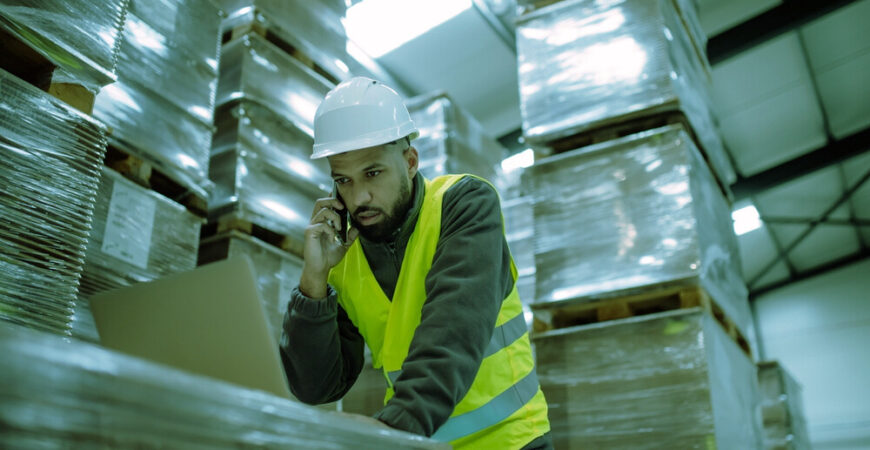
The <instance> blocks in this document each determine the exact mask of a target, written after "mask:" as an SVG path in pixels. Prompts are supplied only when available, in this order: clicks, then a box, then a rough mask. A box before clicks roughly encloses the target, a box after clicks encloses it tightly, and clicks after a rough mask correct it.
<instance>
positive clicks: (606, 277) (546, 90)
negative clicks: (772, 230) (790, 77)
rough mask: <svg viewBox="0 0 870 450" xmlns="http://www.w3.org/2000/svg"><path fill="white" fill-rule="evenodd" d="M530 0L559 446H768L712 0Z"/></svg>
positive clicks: (530, 118)
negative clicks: (723, 120) (710, 19)
mask: <svg viewBox="0 0 870 450" xmlns="http://www.w3.org/2000/svg"><path fill="white" fill-rule="evenodd" d="M520 5H521V12H522V14H521V15H520V17H519V18H518V20H517V46H518V58H519V80H520V102H521V110H522V117H523V135H524V138H525V140H526V141H527V142H528V143H530V144H531V145H532V146H533V148H534V149H535V151H536V154H537V155H538V156H539V158H538V160H537V161H536V162H535V165H534V166H533V167H531V168H530V169H529V175H530V176H529V180H530V182H531V194H532V197H533V200H532V202H533V209H534V224H533V227H534V246H535V250H534V253H535V254H534V259H535V266H536V270H535V303H534V304H533V311H534V314H535V326H536V329H537V330H538V331H539V332H541V333H542V334H540V335H539V339H536V340H535V343H536V348H537V354H538V357H539V358H538V373H539V376H540V379H541V384H542V388H543V390H544V393H545V395H546V396H547V397H548V400H549V402H550V407H551V424H552V425H553V430H554V438H555V439H556V441H557V445H558V443H562V444H563V445H565V446H566V447H569V448H570V447H578V446H587V445H588V446H592V447H604V448H610V447H629V448H647V447H651V446H659V445H662V443H667V444H666V445H664V446H667V447H679V448H695V447H698V448H703V447H705V446H710V445H715V446H718V447H719V448H759V447H760V445H761V424H760V398H759V395H758V387H757V379H756V378H755V376H754V366H753V364H752V360H753V359H752V358H753V356H752V352H753V348H752V347H753V344H752V343H753V341H754V334H753V327H752V317H751V312H750V309H749V305H748V300H747V290H746V287H745V285H744V284H743V281H742V278H741V276H740V273H741V271H740V268H739V261H737V260H736V255H737V254H738V252H737V247H736V238H735V236H734V233H733V230H732V228H731V221H730V205H729V202H728V195H729V194H728V190H727V186H728V184H729V183H731V182H732V181H733V179H734V172H733V169H732V167H731V165H730V163H729V161H728V159H727V157H726V156H725V153H724V151H723V147H722V143H721V140H720V138H719V136H718V132H717V130H716V128H715V124H714V119H713V118H712V115H711V113H710V109H709V106H708V104H709V95H708V89H709V86H708V74H709V67H708V64H707V61H706V56H705V53H704V45H703V43H704V37H703V33H701V32H700V28H699V27H698V22H697V17H696V12H695V10H694V2H691V1H688V0H685V1H684V0H617V1H609V2H599V1H594V0H565V1H558V2H552V1H531V0H528V1H521V2H520ZM670 310H673V312H668V311H670ZM675 327H676V328H675ZM687 327H690V328H691V331H686V330H689V328H687ZM550 336H558V338H549V337H550ZM699 338H702V339H703V341H699ZM599 339H600V340H599ZM680 339H686V341H685V342H684V343H681V342H679V340H680ZM590 342H593V343H590ZM683 344H685V345H683ZM587 345H588V347H587ZM573 347H576V348H582V349H584V350H583V353H579V352H578V353H576V355H580V354H583V358H582V359H581V358H579V357H574V356H572V355H575V353H574V349H573ZM601 349H609V350H608V351H610V352H611V353H613V354H612V355H611V354H607V353H605V352H604V351H603V350H601ZM635 352H637V353H635ZM632 355H637V356H632ZM686 358H689V359H691V360H692V361H695V363H692V364H690V365H687V363H686V361H684V360H685V359H686ZM623 359H625V361H622V362H624V363H625V364H626V365H625V366H620V365H619V364H618V362H619V361H621V360H623ZM701 362H704V364H703V365H699V364H700V363H701ZM631 365H635V366H636V367H634V368H632V367H631ZM689 366H691V367H692V368H693V370H698V372H696V373H695V374H694V375H692V378H687V377H688V374H687V373H686V369H687V368H688V367H689ZM604 368H606V369H607V370H606V373H605V372H602V370H603V369H604ZM729 374H730V375H729ZM732 375H733V376H732ZM607 383H616V384H618V385H619V389H611V388H610V387H608V386H607ZM723 383H727V384H726V385H725V386H723ZM616 384H615V385H616ZM602 386H604V387H606V389H601V390H598V388H599V387H602ZM650 389H653V390H654V391H655V392H650V391H649V390H650ZM729 389H730V390H731V391H734V392H738V393H740V394H739V395H735V396H733V397H730V398H729V397H728V396H727V395H726V392H728V390H729ZM675 393H680V394H675ZM682 393H685V395H689V397H684V396H683V394H682ZM579 399H582V400H579ZM673 401H676V402H678V403H679V402H682V403H685V404H688V403H689V402H693V403H692V404H691V407H690V408H674V407H671V406H669V405H673V404H674V403H672V402H673ZM566 408H567V409H566ZM665 411H667V413H665ZM675 411H679V412H677V413H675ZM702 412H703V414H702ZM627 425H630V426H627Z"/></svg>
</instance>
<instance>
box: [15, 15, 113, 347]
mask: <svg viewBox="0 0 870 450" xmlns="http://www.w3.org/2000/svg"><path fill="white" fill-rule="evenodd" d="M126 11H127V1H126V0H118V1H108V2H104V3H103V4H101V5H98V6H95V5H92V4H90V2H87V1H74V0H71V1H69V2H64V3H62V4H59V3H58V2H50V1H28V2H18V1H10V0H4V1H0V49H2V53H3V59H2V60H0V181H2V182H0V186H2V187H0V319H2V320H3V321H7V322H13V323H17V324H20V325H24V326H28V327H32V328H36V329H40V330H44V331H50V332H54V333H59V334H64V335H69V334H70V333H71V327H72V325H71V322H72V315H73V306H74V303H75V299H76V296H77V294H78V289H79V280H80V278H81V274H82V270H83V266H84V260H85V252H86V248H87V243H88V237H89V234H90V231H91V222H92V217H93V214H94V207H95V200H96V191H97V188H98V184H99V177H100V163H101V161H102V159H103V155H104V154H105V151H106V128H105V126H103V125H102V124H100V123H99V122H97V121H96V120H94V119H93V118H91V117H90V116H89V115H88V114H90V112H91V108H92V106H93V103H94V95H95V93H96V92H97V91H98V90H99V89H100V88H101V87H102V86H104V85H106V84H107V83H111V82H113V81H114V79H115V74H114V70H115V64H116V61H117V53H118V44H119V41H120V34H121V27H122V25H123V22H124V17H125V14H126Z"/></svg>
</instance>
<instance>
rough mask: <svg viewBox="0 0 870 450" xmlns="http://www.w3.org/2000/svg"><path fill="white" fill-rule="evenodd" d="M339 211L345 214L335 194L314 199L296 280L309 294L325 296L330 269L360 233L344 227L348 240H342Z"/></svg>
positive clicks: (309, 295) (307, 294)
mask: <svg viewBox="0 0 870 450" xmlns="http://www.w3.org/2000/svg"><path fill="white" fill-rule="evenodd" d="M339 214H346V212H345V206H344V205H343V204H342V203H341V202H340V201H338V200H337V199H335V198H331V197H330V198H321V199H319V200H317V202H315V203H314V212H313V213H312V214H311V222H310V223H309V224H308V228H306V229H305V248H304V250H303V266H302V278H301V279H300V280H299V290H301V291H302V293H303V294H305V295H306V296H308V297H311V298H316V299H319V298H324V297H326V279H327V277H328V276H329V269H332V268H333V267H335V265H336V264H338V263H339V261H341V259H342V258H344V255H345V253H347V249H348V247H350V245H351V244H352V243H353V241H354V240H356V238H357V236H359V232H358V231H357V229H356V228H351V229H350V230H348V231H347V242H346V243H345V244H344V245H342V244H341V242H340V239H339V237H338V231H339V228H340V227H341V217H340V216H339Z"/></svg>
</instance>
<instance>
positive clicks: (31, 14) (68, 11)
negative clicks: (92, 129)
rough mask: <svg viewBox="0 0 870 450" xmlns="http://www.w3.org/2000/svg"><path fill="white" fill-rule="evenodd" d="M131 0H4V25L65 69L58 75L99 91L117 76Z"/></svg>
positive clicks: (0, 17) (0, 20)
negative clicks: (116, 70) (120, 50)
mask: <svg viewBox="0 0 870 450" xmlns="http://www.w3.org/2000/svg"><path fill="white" fill-rule="evenodd" d="M128 2H129V0H106V1H103V2H92V1H89V0H65V1H62V2H61V1H56V0H0V28H2V29H4V30H6V32H8V33H11V34H12V35H14V36H15V37H17V38H18V39H19V40H21V41H22V42H24V43H26V44H27V45H28V46H30V47H31V48H33V49H34V50H36V51H37V52H39V53H40V54H41V55H42V56H44V57H46V58H47V59H48V60H49V61H51V62H52V63H53V64H54V65H55V66H57V68H58V69H59V70H58V72H57V73H55V74H54V75H55V80H56V81H59V82H69V83H73V84H80V85H82V86H85V87H86V88H88V89H90V90H91V91H93V92H96V91H97V90H99V89H100V87H101V86H104V85H106V84H109V83H111V82H113V81H114V80H115V75H114V71H115V63H116V62H117V57H118V47H119V45H120V42H121V29H122V27H123V25H124V17H125V15H126V14H127V5H128Z"/></svg>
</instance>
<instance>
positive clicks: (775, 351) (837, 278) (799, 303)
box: [754, 260, 870, 449]
mask: <svg viewBox="0 0 870 450" xmlns="http://www.w3.org/2000/svg"><path fill="white" fill-rule="evenodd" d="M868 274H870V261H867V260H865V261H863V262H860V263H856V264H852V265H850V266H847V267H845V268H843V269H839V270H837V271H834V272H831V273H827V274H824V275H821V276H818V277H815V278H811V279H809V280H806V281H803V282H800V283H795V284H793V285H790V286H787V287H784V288H782V289H778V290H776V291H773V292H770V293H769V294H766V295H763V296H762V297H760V298H759V299H758V300H757V301H756V302H755V305H754V307H755V312H756V315H757V320H758V328H759V330H760V334H761V341H762V346H763V351H764V356H765V357H766V358H767V359H778V360H779V361H780V362H781V363H782V365H783V366H784V367H785V368H786V369H787V370H789V371H790V372H791V373H792V374H793V375H794V377H795V379H796V380H797V381H798V382H799V383H801V385H803V398H804V407H805V414H806V418H807V423H808V427H809V433H810V440H811V441H812V442H813V447H814V448H816V449H847V448H848V449H853V448H868V447H870V383H868V374H870V276H868Z"/></svg>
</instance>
